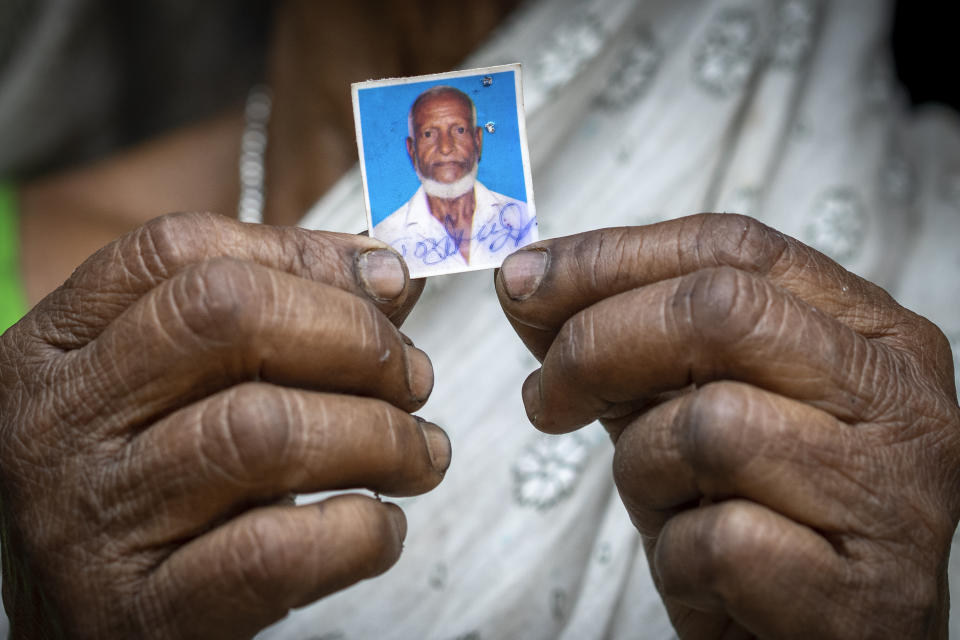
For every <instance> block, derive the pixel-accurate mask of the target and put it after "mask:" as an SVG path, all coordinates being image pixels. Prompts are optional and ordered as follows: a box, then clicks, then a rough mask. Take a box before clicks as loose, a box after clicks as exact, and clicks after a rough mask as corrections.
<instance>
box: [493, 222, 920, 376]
mask: <svg viewBox="0 0 960 640" xmlns="http://www.w3.org/2000/svg"><path fill="white" fill-rule="evenodd" d="M723 266H730V267H734V268H736V269H739V270H742V271H746V272H748V273H752V274H755V275H758V276H762V277H765V278H769V279H770V281H771V282H773V283H774V284H776V285H777V286H778V287H781V288H783V289H786V290H787V291H790V292H791V293H793V294H794V295H796V296H797V297H799V298H801V299H803V300H805V301H806V302H807V303H809V304H810V305H812V306H815V307H817V308H819V309H820V310H821V311H824V312H825V313H827V314H828V315H831V316H834V317H836V318H837V319H839V320H840V321H841V322H843V323H845V324H847V326H849V327H851V328H852V329H853V330H854V331H857V332H858V333H861V334H863V335H866V336H869V337H878V338H886V337H890V339H891V340H892V339H894V337H893V335H892V334H896V336H899V337H904V336H906V334H909V333H910V332H909V331H908V332H905V333H904V332H898V331H896V329H897V328H899V327H901V326H902V325H903V324H904V323H920V319H919V318H918V317H917V316H914V315H913V314H911V313H909V312H907V311H906V310H904V309H903V308H902V307H900V306H899V305H897V304H896V303H895V302H894V301H893V299H892V298H890V296H889V295H887V294H886V292H884V291H883V290H882V289H880V288H879V287H877V286H875V285H873V284H871V283H869V282H867V281H866V280H863V279H862V278H859V277H857V276H856V275H854V274H852V273H850V272H848V271H846V270H844V269H843V268H842V267H840V266H839V265H837V264H836V263H835V262H833V261H832V260H830V259H829V258H827V257H826V256H824V255H823V254H821V253H819V252H817V251H815V250H814V249H811V248H810V247H808V246H806V245H804V244H802V243H800V242H798V241H796V240H794V239H793V238H790V237H788V236H784V235H783V234H781V233H779V232H777V231H775V230H774V229H771V228H769V227H767V226H765V225H763V224H761V223H759V222H757V221H756V220H753V219H752V218H747V217H744V216H738V215H729V214H701V215H696V216H690V217H687V218H681V219H677V220H670V221H667V222H663V223H659V224H654V225H650V226H644V227H622V228H615V229H601V230H598V231H591V232H588V233H583V234H578V235H573V236H568V237H564V238H555V239H552V240H544V241H541V242H538V243H535V244H533V245H530V246H528V247H526V248H525V249H524V250H521V251H518V252H516V253H514V254H512V255H511V256H509V257H508V258H507V259H506V260H505V261H504V263H503V266H502V267H501V269H500V270H499V272H497V275H496V277H495V283H496V289H497V294H498V296H499V298H500V303H501V305H502V306H503V309H504V312H505V313H506V315H507V317H508V319H509V320H510V322H511V324H513V326H514V328H515V329H516V331H517V333H518V334H519V336H520V338H521V339H522V340H523V342H524V343H525V344H526V345H527V347H528V348H529V349H530V350H531V352H532V353H533V354H534V355H535V356H537V357H538V358H542V357H543V356H544V355H545V354H546V351H547V349H548V348H549V346H550V344H551V342H552V341H553V338H554V337H555V336H556V334H557V332H558V331H559V330H560V328H561V327H562V326H563V324H564V322H566V320H567V319H568V318H570V317H571V316H573V315H574V314H576V313H577V312H579V311H581V310H583V309H585V308H587V307H589V306H590V305H592V304H594V303H596V302H598V301H599V300H602V299H604V298H608V297H610V296H613V295H616V294H618V293H622V292H624V291H628V290H630V289H634V288H636V287H641V286H644V285H648V284H651V283H654V282H658V281H661V280H668V279H672V278H676V277H680V276H683V275H686V274H689V273H693V272H695V271H698V270H700V269H707V268H716V267H723ZM921 324H922V323H921ZM922 329H923V330H924V331H927V332H929V331H930V330H931V328H930V327H926V326H925V325H924V327H923V328H922ZM899 337H898V338H897V339H899Z"/></svg>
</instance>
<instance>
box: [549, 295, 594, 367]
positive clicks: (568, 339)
mask: <svg viewBox="0 0 960 640" xmlns="http://www.w3.org/2000/svg"><path fill="white" fill-rule="evenodd" d="M595 327H596V319H595V317H594V313H593V310H592V309H585V310H583V311H581V312H580V313H577V314H576V315H574V316H573V317H571V318H569V319H568V320H567V321H566V322H565V323H564V324H563V326H562V327H561V328H560V331H559V333H557V337H556V338H555V339H554V344H555V345H556V346H557V350H556V353H557V355H556V358H557V360H556V363H557V365H558V368H559V370H560V371H561V372H562V375H563V377H565V378H568V379H570V380H575V381H586V380H587V379H588V378H589V375H590V370H591V362H592V361H593V360H594V359H595V358H596V356H597V348H598V345H597V341H596V339H595ZM552 349H553V347H551V350H552Z"/></svg>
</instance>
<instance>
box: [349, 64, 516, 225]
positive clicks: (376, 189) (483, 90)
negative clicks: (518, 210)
mask: <svg viewBox="0 0 960 640" xmlns="http://www.w3.org/2000/svg"><path fill="white" fill-rule="evenodd" d="M487 75H489V76H490V77H491V78H493V82H492V83H491V84H490V85H489V86H486V87H485V86H483V78H484V77H485V76H487ZM441 84H443V85H448V86H451V87H456V88H457V89H460V90H461V91H463V92H464V93H466V94H467V95H468V96H470V99H471V100H473V103H474V104H475V105H476V107H477V125H478V126H480V127H483V126H484V125H485V124H486V123H487V122H493V123H494V125H495V129H496V131H495V132H494V133H490V132H488V131H486V130H484V132H483V155H482V156H481V159H480V168H479V172H478V175H477V180H479V181H480V182H482V183H483V184H484V185H486V186H487V187H488V188H489V189H492V190H493V191H497V192H499V193H502V194H504V195H507V196H510V197H511V198H515V199H517V200H520V201H522V202H526V201H527V188H526V184H525V182H524V178H523V158H522V156H521V154H520V129H519V125H518V123H517V96H516V83H515V79H514V72H513V71H502V72H500V73H491V74H480V75H476V76H464V77H461V78H446V79H443V80H429V81H426V82H416V83H413V84H402V85H393V86H386V87H370V88H367V89H360V90H358V91H357V102H358V105H359V109H360V122H361V126H362V130H363V154H364V162H365V164H366V174H367V191H368V193H369V196H370V211H371V218H372V219H373V224H377V223H378V222H380V221H381V220H383V219H384V218H386V217H387V216H388V215H390V214H391V213H393V212H394V211H396V210H397V209H398V208H399V207H400V206H401V205H402V204H403V203H405V202H406V201H407V200H409V199H410V197H411V196H412V195H413V194H414V192H415V191H416V190H417V189H418V188H419V187H420V181H419V180H417V174H416V173H415V172H414V170H413V164H412V163H411V162H410V157H409V156H408V155H407V143H406V140H407V114H408V113H409V111H410V106H411V105H412V104H413V101H414V100H416V99H417V96H418V95H420V94H421V93H423V92H424V91H426V90H427V89H429V88H430V87H434V86H437V85H441Z"/></svg>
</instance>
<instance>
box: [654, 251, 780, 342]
mask: <svg viewBox="0 0 960 640" xmlns="http://www.w3.org/2000/svg"><path fill="white" fill-rule="evenodd" d="M768 302H769V295H768V293H767V290H766V287H765V286H764V285H763V283H762V281H761V280H760V279H759V278H757V277H755V276H752V275H750V274H748V273H745V272H743V271H740V270H738V269H734V268H732V267H718V268H715V269H702V270H700V271H695V272H694V273H691V274H689V275H687V276H684V277H683V278H682V279H681V281H680V283H679V286H678V287H677V289H676V291H675V293H674V295H673V300H671V301H670V304H671V306H672V307H673V312H674V314H675V316H676V318H677V320H678V321H679V323H680V325H681V327H682V328H683V329H684V330H685V332H686V333H688V334H689V335H690V337H691V338H694V339H699V340H702V341H705V342H707V343H708V344H714V345H717V346H719V345H722V344H734V343H736V342H738V341H740V340H741V339H743V338H745V337H746V336H748V335H750V333H751V332H753V331H754V329H755V328H756V327H757V325H758V324H759V322H760V320H761V318H762V317H763V314H764V313H765V312H766V311H767V305H768Z"/></svg>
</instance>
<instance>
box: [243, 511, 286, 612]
mask: <svg viewBox="0 0 960 640" xmlns="http://www.w3.org/2000/svg"><path fill="white" fill-rule="evenodd" d="M295 524H296V523H293V522H288V521H287V518H284V517H281V516H279V515H275V516H274V517H270V518H254V519H251V520H250V521H248V522H245V523H244V526H242V527H237V528H236V529H235V530H234V531H233V534H232V535H231V536H229V538H228V540H227V542H226V544H228V545H229V547H230V551H229V554H230V556H231V557H232V558H233V562H231V563H230V564H231V565H232V566H233V568H234V569H233V570H234V571H235V572H236V582H237V583H239V585H240V586H241V588H242V589H244V590H245V591H246V593H247V596H248V597H247V598H246V600H247V603H246V604H250V605H260V606H263V607H272V606H278V605H279V606H282V605H281V603H283V602H284V601H286V600H288V599H289V597H287V596H288V594H284V593H283V591H284V590H283V587H284V585H285V584H288V582H289V581H288V579H287V578H288V577H289V576H290V575H291V574H294V573H295V572H296V569H297V566H298V564H299V562H300V561H301V559H300V558H298V557H297V554H296V552H295V546H294V545H291V544H287V541H288V538H289V536H290V531H291V527H293V526H294V525H295ZM293 530H295V529H293Z"/></svg>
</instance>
